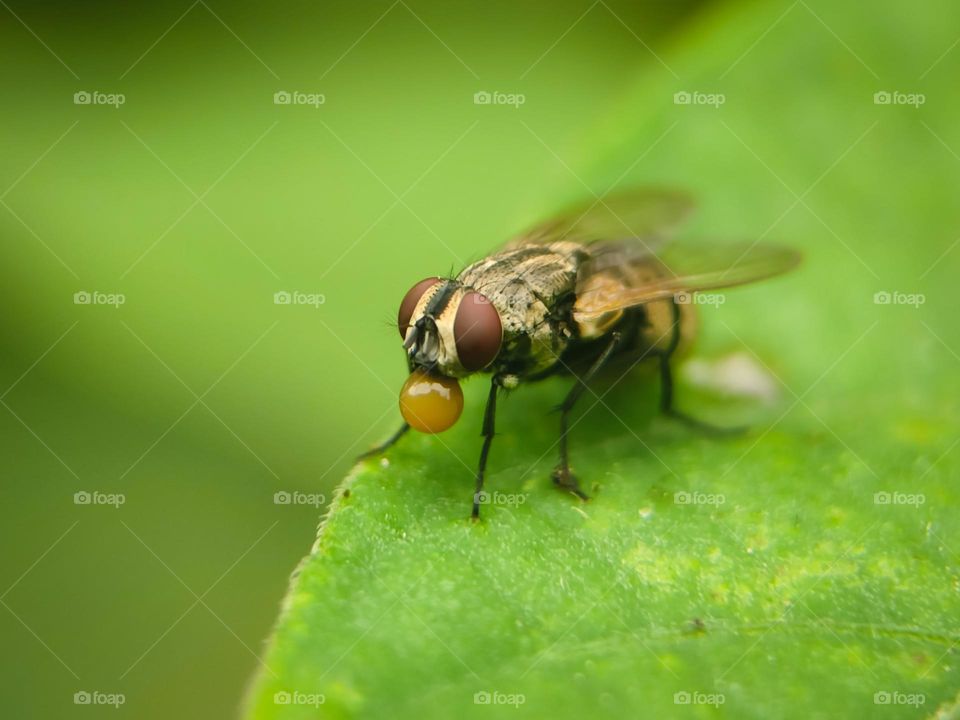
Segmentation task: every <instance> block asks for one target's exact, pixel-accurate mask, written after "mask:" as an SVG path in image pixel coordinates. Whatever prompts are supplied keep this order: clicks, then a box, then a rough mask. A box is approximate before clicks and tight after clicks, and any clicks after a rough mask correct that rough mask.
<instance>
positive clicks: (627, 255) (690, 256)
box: [574, 242, 801, 319]
mask: <svg viewBox="0 0 960 720" xmlns="http://www.w3.org/2000/svg"><path fill="white" fill-rule="evenodd" d="M800 258H801V256H800V253H798V252H797V251H795V250H792V249H790V248H788V247H784V246H782V245H773V244H769V243H749V242H744V243H739V244H723V245H721V244H716V245H712V244H703V245H695V244H689V243H683V244H677V245H675V246H671V247H669V248H667V249H666V250H665V251H664V252H663V253H658V254H657V255H656V256H655V257H653V256H649V255H648V256H646V257H638V256H636V255H635V252H634V250H633V248H632V247H631V246H630V243H627V244H626V245H624V243H609V244H606V245H604V246H603V252H602V253H600V254H599V255H598V257H597V260H598V262H592V261H591V262H589V263H587V265H585V266H584V268H583V269H582V272H581V275H580V277H579V278H578V280H577V285H578V289H577V301H576V304H575V305H574V316H575V317H577V318H578V319H585V318H589V317H591V316H597V315H602V314H603V313H607V312H612V311H615V310H620V309H623V308H628V307H633V306H635V305H641V304H643V303H647V302H651V301H653V300H662V299H665V298H669V297H672V296H674V295H676V294H678V293H688V292H697V291H701V290H714V289H719V288H728V287H734V286H737V285H744V284H746V283H751V282H756V281H758V280H763V279H765V278H769V277H773V276H775V275H779V274H781V273H784V272H787V271H788V270H790V269H791V268H793V267H795V266H796V265H797V264H798V263H799V262H800ZM631 271H635V272H631ZM610 275H616V276H618V277H619V278H621V279H622V280H621V281H620V282H615V281H614V282H611V281H601V276H610ZM636 278H642V280H637V279H636Z"/></svg>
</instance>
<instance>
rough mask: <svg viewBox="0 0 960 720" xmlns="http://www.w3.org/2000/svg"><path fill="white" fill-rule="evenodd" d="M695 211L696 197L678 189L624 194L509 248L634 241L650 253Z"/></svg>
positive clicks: (572, 212) (565, 216)
mask: <svg viewBox="0 0 960 720" xmlns="http://www.w3.org/2000/svg"><path fill="white" fill-rule="evenodd" d="M693 208H694V203H693V200H692V198H691V197H690V196H689V195H687V194H686V193H684V192H681V191H678V190H669V189H663V188H638V189H636V190H629V191H624V192H620V193H615V194H612V195H608V196H605V197H601V198H599V199H595V200H591V201H588V202H586V203H583V204H582V205H579V206H576V207H572V208H570V209H568V210H567V211H566V212H564V213H562V214H561V215H558V216H557V217H554V218H552V219H550V220H548V221H546V222H544V223H541V224H539V225H537V226H535V227H533V228H531V229H530V230H528V231H527V232H525V233H523V234H522V235H520V236H519V237H517V238H515V239H514V240H512V241H511V242H510V243H508V244H507V248H512V247H518V246H522V245H528V244H537V245H545V244H548V243H553V242H559V241H561V240H568V241H571V242H579V243H584V244H590V243H594V242H597V241H601V240H603V241H609V240H619V239H622V240H627V239H630V240H632V241H633V243H634V245H635V247H636V252H637V253H645V254H649V253H650V252H653V251H654V250H655V249H656V248H658V247H661V246H662V245H663V244H664V243H665V242H666V241H667V240H668V239H669V238H670V237H672V236H673V235H674V234H675V232H676V230H677V229H678V228H679V226H680V225H681V223H682V222H683V221H684V220H685V219H686V218H687V217H688V216H689V215H690V213H691V212H692V211H693Z"/></svg>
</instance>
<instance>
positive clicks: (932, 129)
mask: <svg viewBox="0 0 960 720" xmlns="http://www.w3.org/2000/svg"><path fill="white" fill-rule="evenodd" d="M883 5H884V10H883V12H882V13H881V12H874V11H871V12H870V13H869V15H865V14H863V12H862V11H859V12H858V9H857V8H855V7H853V6H852V5H851V6H850V7H843V6H834V5H824V6H823V7H816V8H814V7H811V6H808V5H807V4H805V3H797V4H794V5H785V6H783V7H777V8H749V9H738V10H736V11H734V12H729V11H728V12H726V13H722V14H718V15H716V16H714V17H711V18H708V19H707V20H705V21H704V22H703V23H702V24H701V25H699V26H697V27H695V28H691V29H690V31H689V33H688V34H687V35H686V37H685V40H684V42H685V44H683V45H680V46H678V47H676V48H675V50H674V51H673V52H672V53H670V54H669V55H666V56H665V57H664V60H665V62H666V63H667V64H668V65H669V66H670V68H671V69H673V70H674V71H675V72H676V73H677V75H679V76H680V77H682V79H681V80H678V79H675V78H674V77H673V76H672V75H671V74H669V73H667V72H666V71H664V72H659V71H658V72H657V73H652V74H650V75H649V76H648V77H644V78H641V79H640V81H639V83H638V85H637V87H636V88H635V90H634V91H632V92H631V94H630V95H629V96H628V97H627V98H626V99H625V100H624V102H623V103H622V105H621V106H619V107H618V108H617V111H616V112H615V113H613V114H611V115H610V116H609V117H608V118H607V119H606V120H605V121H604V122H602V123H600V124H599V125H598V129H597V132H596V134H595V136H594V137H592V138H590V139H588V140H586V141H585V142H584V144H583V154H582V158H583V161H582V162H578V163H573V164H572V166H573V167H574V169H575V170H576V171H577V173H579V174H581V175H582V176H583V177H585V178H588V179H589V181H590V184H591V186H592V187H596V188H597V190H598V191H599V190H601V189H602V188H604V187H606V185H607V184H609V183H612V182H614V181H615V180H618V179H620V178H621V176H622V175H624V173H625V171H626V173H625V177H624V178H623V179H622V180H620V182H621V183H622V184H629V183H631V182H641V181H651V180H654V181H656V182H660V183H665V184H676V185H681V186H685V187H690V188H692V189H693V190H694V191H695V192H696V193H697V194H698V195H699V196H700V197H701V198H702V199H703V210H702V213H701V215H700V219H699V220H698V221H697V222H696V223H695V225H694V227H693V228H692V229H691V234H693V235H708V234H714V235H716V234H720V235H737V234H740V235H745V236H747V237H749V238H757V237H761V236H763V237H773V238H777V239H779V240H781V241H782V240H786V241H788V242H791V243H792V244H794V245H796V246H798V247H800V248H802V249H803V250H804V252H805V254H806V256H807V260H806V263H805V266H804V267H803V269H802V270H801V271H800V272H797V273H795V274H794V275H793V276H791V277H788V278H784V279H782V280H777V281H774V282H771V283H766V284H763V285H758V286H756V287H751V288H746V289H742V290H737V291H736V292H731V293H730V294H729V295H723V298H724V302H723V304H722V305H720V306H718V307H714V306H703V307H702V308H701V312H700V316H701V323H702V338H701V342H700V344H699V346H698V348H697V349H696V352H695V355H694V357H695V358H696V360H697V364H693V363H689V364H688V365H687V366H686V368H685V369H684V371H683V372H681V382H680V386H679V388H678V398H679V404H680V405H681V406H682V407H684V409H686V410H688V411H690V412H691V413H693V414H696V415H697V416H699V417H703V418H705V419H710V420H713V421H715V422H718V423H722V424H737V423H739V422H741V421H744V420H747V421H749V422H750V423H751V424H752V425H753V427H754V430H753V431H752V432H750V433H748V434H747V435H745V436H743V437H739V438H735V439H729V440H715V439H710V438H706V437H703V436H701V435H697V434H695V433H694V432H692V431H691V430H689V429H687V428H686V427H684V426H681V425H678V424H676V423H674V422H672V421H669V420H666V419H663V418H660V417H657V416H655V413H654V408H655V406H656V382H655V379H654V377H653V376H652V375H649V374H644V373H642V372H636V373H631V374H630V375H628V376H627V377H625V378H623V379H622V380H619V381H616V380H617V379H616V378H613V379H611V380H607V381H606V382H605V383H600V384H598V385H597V386H596V387H594V388H593V392H592V393H587V394H586V395H585V396H584V401H583V406H584V407H583V411H582V414H581V415H579V416H578V417H579V418H581V419H579V420H578V421H577V424H576V426H575V428H574V429H573V435H572V448H571V452H572V458H573V464H574V467H575V469H576V471H577V472H578V474H579V476H580V478H581V480H582V482H583V483H584V484H585V486H586V487H588V488H589V492H590V494H591V496H592V499H591V500H590V502H589V503H586V504H584V503H581V502H580V501H578V500H577V499H576V498H573V497H571V496H570V495H567V494H564V493H561V492H559V491H557V490H556V489H554V488H553V487H552V485H551V481H550V477H549V475H550V470H551V468H552V467H553V465H554V463H555V453H556V447H555V440H556V436H557V417H556V415H554V414H551V412H550V410H551V408H552V407H553V406H554V405H555V404H556V403H557V402H558V401H559V400H560V398H562V396H563V394H564V392H565V391H566V388H567V386H568V385H569V381H564V380H560V379H554V380H550V381H546V382H544V383H541V384H539V385H537V386H531V387H524V388H521V389H519V390H518V391H516V392H515V393H513V394H511V395H510V396H508V397H507V398H506V399H505V401H504V402H503V403H501V412H500V414H499V416H498V432H499V435H498V436H497V438H496V439H495V441H494V445H493V451H492V454H491V460H490V465H489V476H488V482H487V490H488V491H489V492H490V493H491V497H492V498H494V500H495V502H494V503H492V504H489V505H486V506H485V507H484V508H483V520H482V522H481V523H478V524H476V523H471V522H470V521H469V520H468V519H467V517H468V515H469V509H470V499H471V491H472V474H473V471H474V467H475V462H476V458H477V455H478V453H479V446H480V441H479V422H480V415H481V414H482V403H483V398H484V396H485V393H486V388H485V387H484V383H483V382H482V381H477V382H472V383H469V384H468V386H467V388H466V410H465V413H464V419H463V420H461V422H460V424H459V425H458V426H457V427H456V428H455V429H453V430H451V431H450V432H448V433H446V434H443V435H441V436H437V437H425V436H418V435H412V436H410V437H407V438H404V439H403V440H402V441H401V442H400V444H399V445H398V446H396V447H395V448H394V449H392V450H391V451H390V452H389V453H388V454H387V456H386V459H385V460H383V461H382V462H381V461H378V460H368V461H365V462H364V463H362V464H360V465H359V466H358V467H357V468H356V469H355V471H354V472H353V473H352V474H351V475H350V477H348V478H347V480H346V481H345V483H344V484H343V485H342V489H341V491H340V494H339V496H338V497H337V499H336V500H335V501H334V502H333V504H332V506H331V508H330V511H329V514H328V516H327V518H326V520H325V521H324V524H323V526H322V528H321V531H320V536H319V539H318V541H317V544H316V546H315V548H314V550H313V551H312V552H311V554H310V555H309V556H308V557H307V558H306V559H305V561H304V562H303V564H302V566H301V568H300V570H299V572H298V574H297V576H296V577H295V578H294V580H293V582H292V587H291V590H290V594H289V596H288V597H287V599H286V601H285V603H284V607H283V612H282V614H281V617H280V620H279V623H278V627H277V630H276V633H275V635H274V637H273V639H272V640H271V643H270V648H269V651H268V653H267V655H266V657H265V665H266V669H264V670H263V671H262V673H261V674H260V676H259V678H258V680H257V682H256V684H255V686H254V688H253V689H252V691H251V695H250V698H249V703H248V705H249V707H248V712H249V716H250V717H253V718H299V717H315V716H323V717H392V718H400V717H417V718H425V717H438V718H446V717H450V716H451V715H453V716H471V717H472V716H477V717H489V716H490V715H491V713H497V712H500V713H504V714H509V716H511V717H513V716H515V715H516V716H519V715H523V716H531V717H557V718H567V717H569V718H580V717H585V716H589V717H594V716H603V717H637V716H649V717H685V716H688V715H689V716H697V717H699V716H710V715H725V716H729V717H765V718H766V717H797V718H809V717H852V716H857V715H862V716H870V717H874V716H877V717H920V716H933V715H934V713H935V712H936V711H937V708H938V707H940V709H941V713H942V716H943V717H956V716H957V712H958V710H957V707H958V706H957V703H958V688H960V662H958V656H957V653H958V647H960V629H958V627H957V619H958V618H960V556H958V550H960V521H958V513H957V510H956V508H957V506H958V501H960V492H958V489H957V484H956V478H957V475H958V470H960V451H956V450H955V446H956V445H957V436H958V423H957V418H958V397H960V392H958V391H960V380H958V378H960V373H958V372H957V370H958V365H957V363H958V362H960V357H958V354H957V349H958V348H960V326H958V325H957V323H956V321H955V317H954V315H955V308H956V303H957V292H956V286H955V277H956V275H957V272H958V271H960V250H954V251H951V244H952V243H953V242H954V241H955V239H956V235H957V232H958V230H957V228H958V223H957V217H956V211H955V208H956V202H955V192H956V188H957V186H958V183H960V160H958V158H957V155H956V152H953V151H951V150H948V149H945V148H953V149H960V131H958V128H960V123H958V122H957V117H956V110H957V108H956V104H955V101H953V100H952V99H951V98H952V93H953V92H954V91H953V88H952V85H951V83H952V82H953V78H954V77H955V75H956V62H957V61H958V58H957V57H954V58H952V59H951V58H949V57H948V58H947V59H944V60H943V61H942V63H941V64H939V65H935V66H934V67H933V68H932V69H930V70H929V71H927V68H929V67H930V66H931V63H933V62H934V61H935V60H936V58H937V56H939V55H940V53H941V52H942V51H943V50H945V49H946V48H948V47H949V46H950V43H951V42H952V38H951V37H950V32H949V31H948V29H947V28H948V27H949V26H950V25H951V23H950V22H947V21H946V20H943V19H942V17H941V16H946V17H950V18H953V19H954V21H955V20H956V19H958V14H957V10H956V9H955V8H954V7H952V6H948V5H947V4H945V3H944V4H942V7H939V8H933V9H927V10H925V11H921V9H920V8H919V7H899V6H894V5H892V4H889V3H884V4H883ZM938 13H939V14H938ZM937 18H940V19H937ZM953 24H954V25H955V22H954V23H953ZM939 28H943V29H942V30H940V29H939ZM925 71H927V72H925ZM683 91H687V92H703V93H722V94H723V95H724V97H725V102H724V103H723V104H722V105H721V106H720V107H711V106H708V105H702V106H685V105H676V104H674V103H673V94H674V93H675V92H683ZM882 91H900V92H904V93H923V94H924V95H925V97H926V102H925V104H924V105H923V106H921V107H919V108H917V107H911V106H903V105H898V106H889V105H878V104H875V103H874V101H873V96H874V93H876V92H882ZM598 158H599V159H600V160H599V162H598ZM638 158H640V160H638ZM632 163H633V165H631V164H632ZM562 172H565V171H562ZM564 177H565V178H566V176H564ZM580 190H581V188H580V187H579V185H578V184H577V183H576V182H575V181H571V182H570V183H569V184H564V185H563V187H561V188H559V189H558V190H557V191H556V192H553V193H552V194H550V195H545V196H544V198H543V202H542V205H543V208H542V209H544V210H545V211H551V210H553V209H556V208H557V207H559V206H560V205H561V204H562V203H563V202H564V201H567V200H570V199H573V198H574V197H576V196H577V195H578V194H580V195H582V193H580ZM530 219H531V220H534V219H536V215H535V213H531V217H530ZM876 293H891V294H892V295H891V296H890V297H892V298H894V302H892V303H890V304H882V302H881V303H878V302H877V301H875V294H876ZM896 293H901V294H902V295H896ZM911 295H919V296H921V297H920V298H914V300H915V301H914V302H912V304H904V303H905V302H906V301H907V296H911ZM883 297H884V296H880V299H881V300H882V298H883ZM921 300H922V301H923V302H922V304H921V302H920V301H921ZM730 358H734V363H735V364H734V365H733V367H735V368H739V370H738V371H736V372H734V374H733V375H734V377H733V378H732V379H731V377H730V375H729V373H728V374H727V375H726V376H725V375H723V373H722V369H723V367H725V366H724V365H723V362H724V361H725V360H729V359H730ZM726 367H729V365H728V366H726ZM733 380H737V381H738V382H740V383H741V385H742V387H741V390H742V391H740V392H738V391H736V387H735V383H733ZM732 383H733V384H732ZM768 385H771V386H772V387H774V388H778V393H777V396H776V399H773V400H771V401H769V402H766V401H764V400H763V399H762V398H763V397H769V395H770V393H769V390H765V388H767V386H768ZM717 387H719V388H721V389H726V393H725V394H724V393H720V394H718V393H716V392H715V390H716V388H717ZM751 392H753V393H754V394H753V395H751ZM685 501H686V502H685ZM485 699H490V700H491V701H493V702H494V703H495V704H497V707H494V708H491V707H487V706H485V705H484V704H483V703H482V701H483V700H485ZM286 700H289V701H290V702H285V701H286ZM321 700H322V704H321V703H320V701H321ZM684 701H689V703H686V702H684ZM311 703H314V704H311ZM516 707H519V712H517V711H516Z"/></svg>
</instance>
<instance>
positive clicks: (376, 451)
mask: <svg viewBox="0 0 960 720" xmlns="http://www.w3.org/2000/svg"><path fill="white" fill-rule="evenodd" d="M409 429H410V425H409V424H407V423H404V424H403V425H401V426H400V429H399V430H397V431H396V432H395V433H394V434H393V435H391V436H390V437H389V438H387V439H386V440H385V441H384V442H382V443H380V444H379V445H377V446H376V447H375V448H372V449H370V450H367V451H366V452H365V453H361V454H360V455H357V462H360V461H361V460H366V459H367V458H369V457H373V456H374V455H380V454H382V453H384V452H386V451H387V450H388V449H390V448H391V447H392V446H393V445H394V444H395V443H396V442H397V440H399V439H400V438H402V437H403V436H404V435H406V434H407V430H409Z"/></svg>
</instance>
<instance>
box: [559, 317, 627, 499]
mask: <svg viewBox="0 0 960 720" xmlns="http://www.w3.org/2000/svg"><path fill="white" fill-rule="evenodd" d="M621 340H622V335H621V334H620V333H619V332H614V333H612V334H611V336H610V343H609V344H608V345H607V347H606V348H604V350H603V352H602V353H600V355H598V356H597V359H596V360H594V361H593V365H591V366H590V368H589V369H588V370H587V372H586V373H584V374H583V376H582V377H579V378H577V382H576V384H575V385H574V386H573V387H572V388H570V392H569V393H567V397H566V398H564V400H563V403H562V404H561V405H560V462H559V464H558V465H557V467H556V468H554V470H553V482H554V484H555V485H556V486H557V487H558V488H561V489H563V490H568V491H570V492H572V493H573V494H574V495H576V496H577V497H578V498H580V499H581V500H589V499H590V498H589V497H588V496H587V494H586V493H585V492H583V490H582V489H581V488H580V483H579V482H578V481H577V477H576V476H575V475H574V474H573V473H572V472H570V459H569V454H568V449H567V432H568V430H569V423H568V419H569V415H570V411H571V410H572V409H573V406H574V405H575V404H576V402H577V400H578V399H579V398H580V396H581V395H582V394H583V391H584V390H586V389H587V383H588V382H590V380H592V379H593V377H594V376H595V375H596V374H597V373H598V372H600V370H601V369H602V368H603V366H604V365H606V363H607V361H608V360H609V359H610V357H611V356H612V355H613V354H614V352H616V350H617V347H618V346H619V345H620V341H621Z"/></svg>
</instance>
